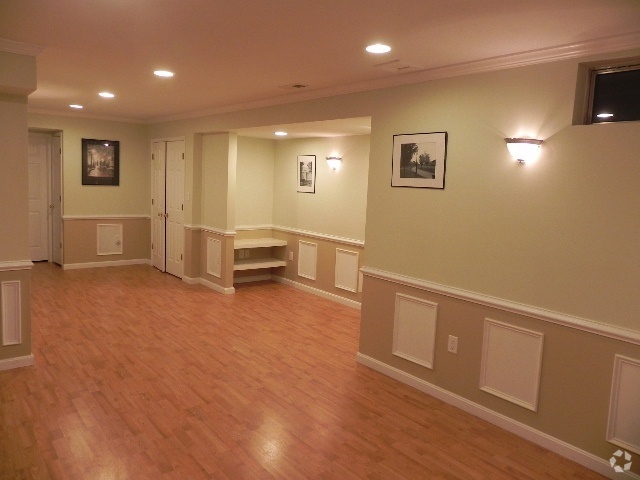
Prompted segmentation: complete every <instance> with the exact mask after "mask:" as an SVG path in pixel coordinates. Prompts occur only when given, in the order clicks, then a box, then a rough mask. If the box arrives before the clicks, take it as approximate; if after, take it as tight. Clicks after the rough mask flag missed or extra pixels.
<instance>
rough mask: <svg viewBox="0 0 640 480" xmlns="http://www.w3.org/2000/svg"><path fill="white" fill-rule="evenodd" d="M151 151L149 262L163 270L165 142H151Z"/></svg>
mask: <svg viewBox="0 0 640 480" xmlns="http://www.w3.org/2000/svg"><path fill="white" fill-rule="evenodd" d="M152 152H153V153H152V156H151V159H152V160H151V163H152V177H153V185H152V191H151V263H152V264H153V266H154V267H156V268H157V269H158V270H160V271H161V272H164V271H165V261H164V259H165V215H164V214H165V169H166V158H167V152H166V142H153V147H152Z"/></svg>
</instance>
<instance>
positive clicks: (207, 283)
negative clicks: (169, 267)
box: [182, 275, 236, 295]
mask: <svg viewBox="0 0 640 480" xmlns="http://www.w3.org/2000/svg"><path fill="white" fill-rule="evenodd" d="M182 281H183V282H185V283H188V284H189V285H204V286H205V287H207V288H210V289H211V290H215V291H216V292H218V293H224V294H225V295H230V294H232V293H235V291H236V289H235V288H233V287H229V288H225V287H222V286H220V285H218V284H216V283H213V282H210V281H209V280H205V279H204V278H199V277H198V278H192V277H186V276H184V275H183V276H182Z"/></svg>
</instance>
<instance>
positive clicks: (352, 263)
mask: <svg viewBox="0 0 640 480" xmlns="http://www.w3.org/2000/svg"><path fill="white" fill-rule="evenodd" d="M335 272H336V281H335V286H336V287H337V288H341V289H342V290H347V291H349V292H354V293H356V292H357V291H358V252H351V251H349V250H343V249H341V248H336V266H335Z"/></svg>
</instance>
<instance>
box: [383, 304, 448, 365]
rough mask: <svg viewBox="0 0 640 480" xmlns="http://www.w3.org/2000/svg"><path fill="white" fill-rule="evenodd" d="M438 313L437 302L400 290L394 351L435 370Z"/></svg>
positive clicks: (396, 306)
mask: <svg viewBox="0 0 640 480" xmlns="http://www.w3.org/2000/svg"><path fill="white" fill-rule="evenodd" d="M437 316H438V304H437V303H433V302H429V301H427V300H423V299H421V298H415V297H410V296H408V295H403V294H401V293H397V294H396V305H395V315H394V327H393V354H394V355H396V356H398V357H401V358H404V359H405V360H409V361H411V362H413V363H417V364H418V365H422V366H424V367H427V368H431V369H432V368H433V356H434V352H435V344H436V320H437Z"/></svg>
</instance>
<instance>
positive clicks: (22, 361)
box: [0, 355, 36, 371]
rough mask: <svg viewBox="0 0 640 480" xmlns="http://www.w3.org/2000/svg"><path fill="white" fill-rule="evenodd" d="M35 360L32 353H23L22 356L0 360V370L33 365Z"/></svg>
mask: <svg viewBox="0 0 640 480" xmlns="http://www.w3.org/2000/svg"><path fill="white" fill-rule="evenodd" d="M35 363H36V360H35V358H34V357H33V355H25V356H24V357H15V358H7V359H5V360H0V371H1V370H11V369H13V368H20V367H30V366H31V365H35Z"/></svg>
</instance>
